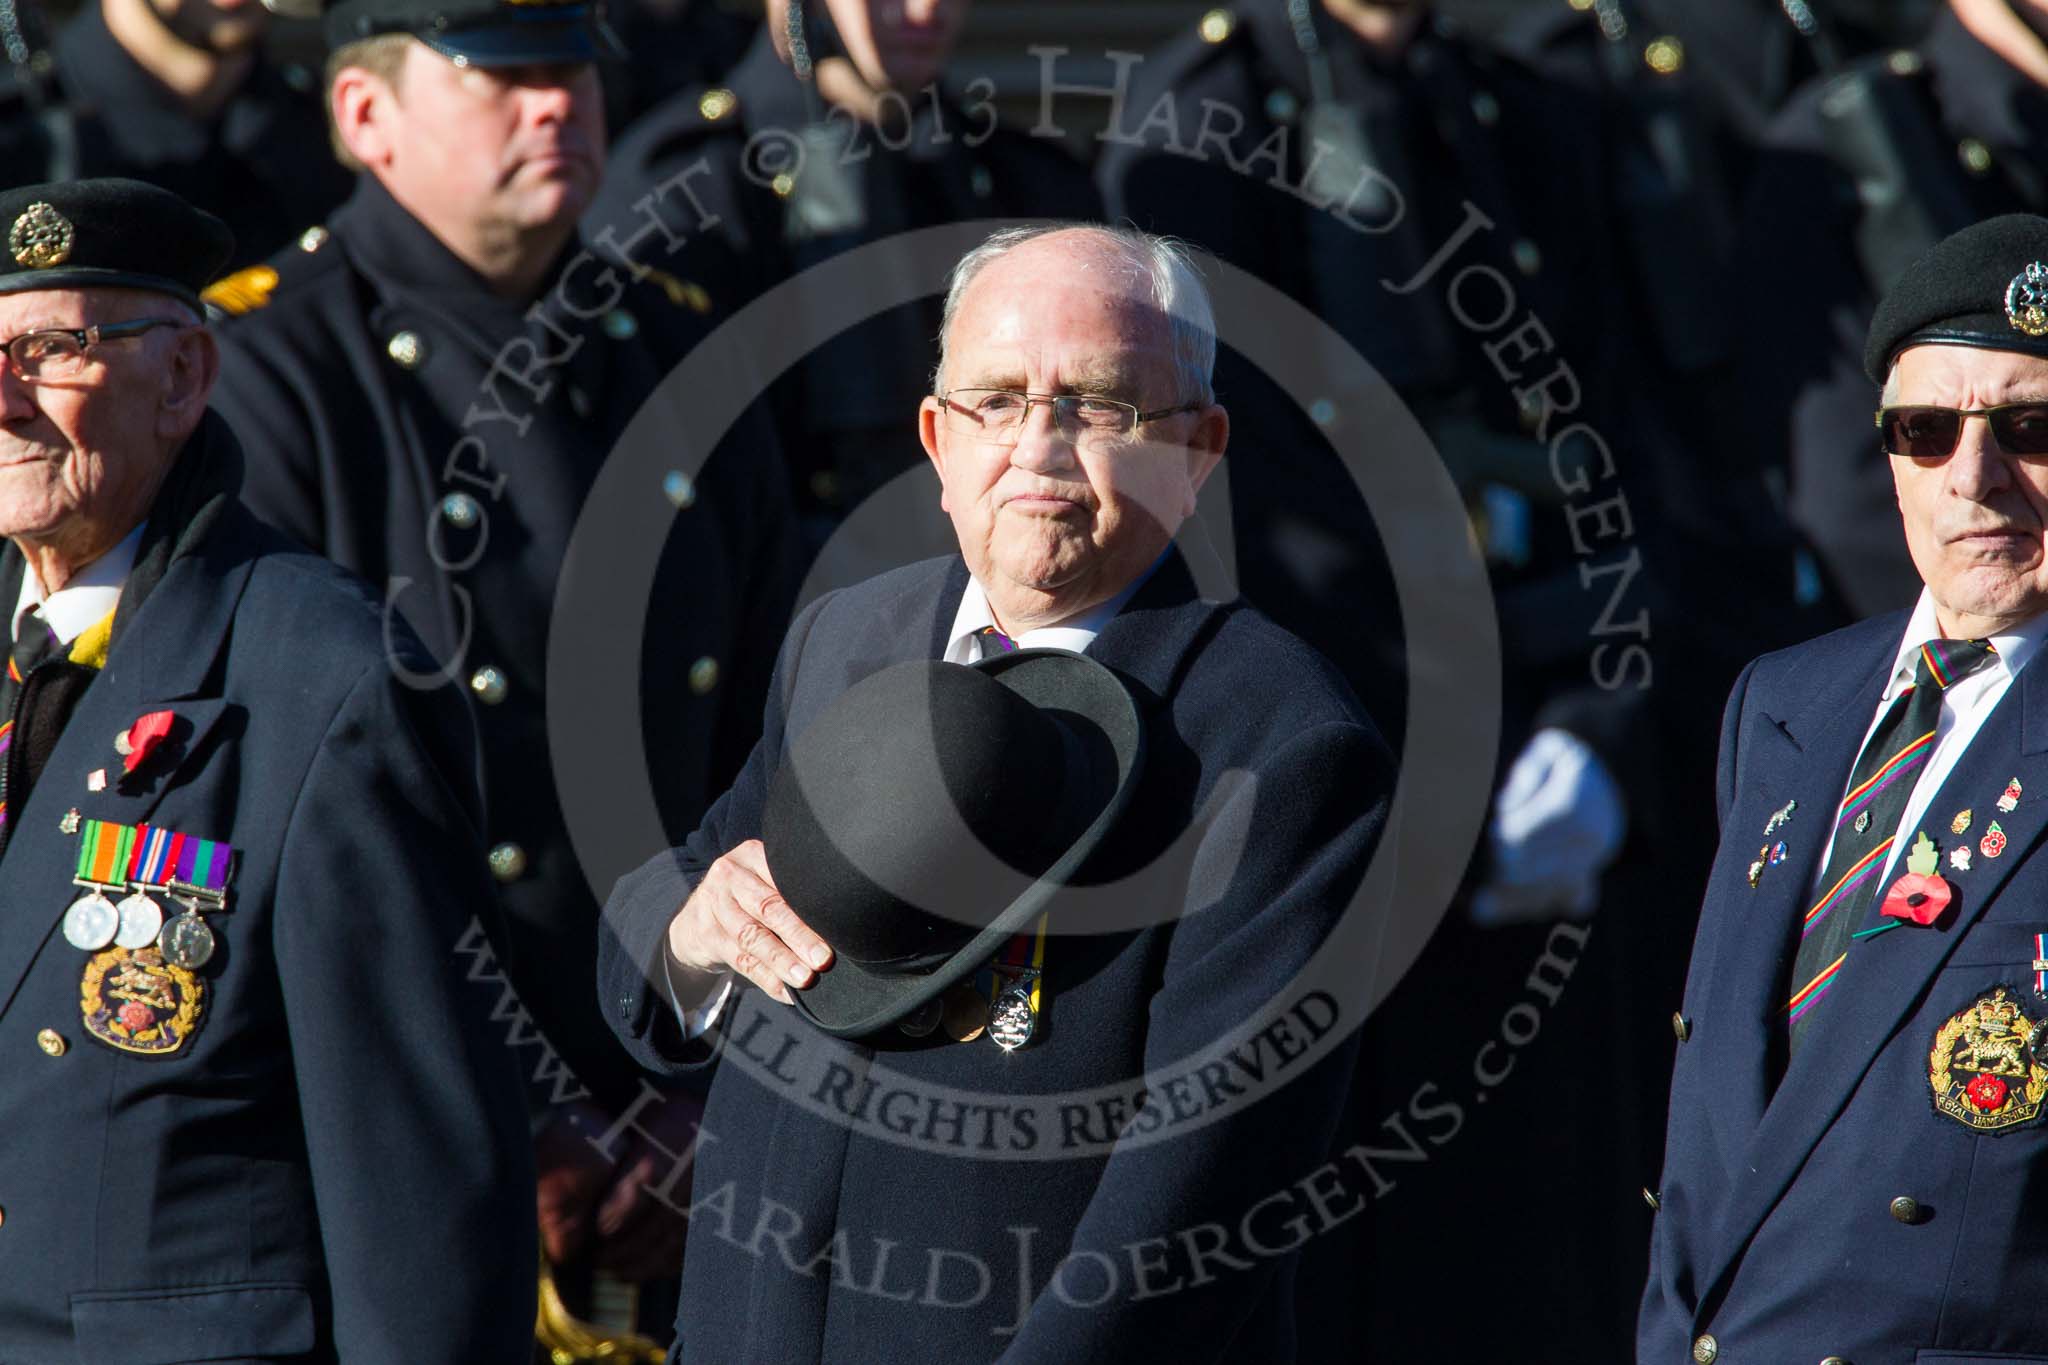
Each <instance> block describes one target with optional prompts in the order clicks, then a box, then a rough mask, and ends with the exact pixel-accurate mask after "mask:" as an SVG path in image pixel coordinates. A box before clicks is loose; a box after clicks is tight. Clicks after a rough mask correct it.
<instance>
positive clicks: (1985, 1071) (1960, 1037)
mask: <svg viewBox="0 0 2048 1365" xmlns="http://www.w3.org/2000/svg"><path fill="white" fill-rule="evenodd" d="M2043 1028H2044V1021H2043V1020H2042V1019H2037V1018H2034V1017H2032V1016H2030V1015H2028V1013H2027V1011H2026V1009H2025V1007H2024V1006H2022V1005H2021V1003H2020V997H2019V992H2017V991H2011V990H2008V988H2006V987H2004V986H2000V987H1998V988H1997V989H1996V990H1994V991H1993V992H1992V993H1991V994H1990V995H1987V996H1984V997H1982V998H1980V999H1978V1000H1976V1001H1973V1002H1972V1003H1971V1004H1970V1006H1969V1007H1968V1008H1967V1009H1965V1010H1963V1011H1962V1012H1961V1013H1960V1014H1958V1015H1956V1016H1955V1017H1954V1018H1952V1019H1950V1020H1949V1021H1948V1022H1947V1023H1945V1024H1943V1025H1942V1026H1941V1027H1940V1028H1939V1029H1936V1030H1935V1033H1934V1046H1933V1047H1932V1048H1931V1049H1929V1050H1928V1053H1927V1082H1928V1084H1929V1085H1930V1086H1931V1087H1932V1088H1933V1091H1934V1107H1935V1109H1936V1110H1937V1111H1938V1112H1940V1113H1943V1114H1946V1115H1947V1116H1948V1117H1950V1118H1952V1119H1954V1120H1955V1121H1956V1122H1957V1123H1960V1124H1962V1125H1963V1126H1964V1127H1965V1128H1968V1129H1971V1130H1972V1131H1974V1132H1979V1133H1996V1132H2002V1131H2004V1130H2005V1129H2007V1128H2017V1127H2019V1126H2020V1125H2021V1124H2023V1123H2032V1122H2033V1121H2034V1120H2035V1119H2036V1118H2038V1117H2040V1114H2041V1104H2042V1101H2044V1100H2048V1065H2043V1064H2042V1062H2041V1061H2040V1060H2039V1059H2038V1058H2037V1057H2036V1056H2035V1048H2034V1042H2035V1039H2036V1038H2037V1037H2038V1038H2040V1039H2041V1042H2042V1044H2043V1047H2044V1050H2048V1033H2043Z"/></svg>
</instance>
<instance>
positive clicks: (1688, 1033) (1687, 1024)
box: [1671, 1011, 1692, 1043]
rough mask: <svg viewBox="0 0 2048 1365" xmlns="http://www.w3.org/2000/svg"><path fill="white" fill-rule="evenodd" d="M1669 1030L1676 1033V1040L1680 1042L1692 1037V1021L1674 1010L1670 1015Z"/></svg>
mask: <svg viewBox="0 0 2048 1365" xmlns="http://www.w3.org/2000/svg"><path fill="white" fill-rule="evenodd" d="M1671 1031H1672V1032H1673V1033H1675V1034H1677V1035H1678V1041H1679V1042H1681V1043H1682V1042H1684V1041H1685V1040H1686V1039H1688V1038H1690V1037H1692V1021H1691V1020H1689V1019H1687V1018H1686V1017H1685V1016H1684V1015H1682V1014H1679V1013H1677V1012H1675V1011H1674V1012H1673V1013H1672V1015H1671Z"/></svg>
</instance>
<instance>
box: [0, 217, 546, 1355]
mask: <svg viewBox="0 0 2048 1365" xmlns="http://www.w3.org/2000/svg"><path fill="white" fill-rule="evenodd" d="M0 243H4V247H0V251H4V253H5V254H4V255H0V537H4V538H5V543H4V545H0V603H4V604H6V607H7V609H8V611H9V612H10V615H9V616H8V617H7V618H6V623H7V631H8V634H7V637H6V638H7V640H8V642H9V652H8V658H7V659H6V660H5V661H4V664H0V906H4V907H5V909H4V912H0V1037H4V1038H5V1039H6V1040H7V1041H8V1042H9V1043H10V1044H11V1046H10V1047H9V1048H8V1056H7V1062H6V1064H5V1065H4V1066H0V1115H4V1116H5V1118H4V1119H0V1126H4V1132H5V1136H4V1138H0V1141H4V1144H5V1148H6V1156H5V1158H4V1160H0V1360H6V1361H9V1362H17V1361H18V1362H23V1363H24V1365H26V1363H27V1362H42V1361H57V1360H81V1361H111V1360H123V1359H126V1360H144V1359H147V1360H158V1361H173V1360H176V1361H193V1360H224V1359H236V1360H250V1359H262V1360H277V1359H287V1358H288V1359H294V1360H327V1361H333V1360H365V1361H369V1360H377V1361H384V1360H392V1361H396V1360H423V1361H425V1360H432V1361H473V1360H475V1361H480V1360H491V1361H505V1360H517V1359H521V1358H523V1357H524V1355H525V1353H526V1351H527V1350H528V1349H529V1341H530V1328H531V1324H532V1320H533V1307H532V1305H533V1303H534V1267H535V1264H536V1258H537V1251H536V1248H535V1245H534V1242H535V1238H534V1225H533V1222H532V1215H531V1207H532V1203H531V1201H532V1197H533V1196H532V1189H533V1169H532V1165H531V1162H532V1155H531V1148H530V1146H529V1141H528V1131H527V1126H526V1122H525V1117H526V1116H525V1111H524V1106H523V1105H522V1103H521V1090H520V1078H519V1074H518V1071H517V1070H516V1068H515V1066H514V1064H513V1060H512V1057H511V1055H510V1054H509V1053H507V1052H506V1051H505V1050H504V1049H503V1048H502V1047H501V1046H499V1045H498V1041H497V1039H498V1036H499V1034H498V1030H499V1029H500V1028H501V1027H502V1025H500V1024H498V1023H495V1022H493V1020H492V1018H491V1010H492V1007H493V1006H494V1005H495V1004H496V1003H497V999H496V992H495V991H493V990H491V989H490V988H488V987H480V986H477V985H474V984H472V983H471V982H470V981H469V980H468V978H467V972H468V968H469V966H470V964H471V961H472V958H471V957H470V956H466V955H465V954H464V952H463V951H462V950H463V948H464V947H465V936H466V935H467V934H468V933H469V932H470V927H471V925H472V924H473V923H475V919H474V918H473V917H476V916H483V917H486V922H487V923H488V922H489V921H488V916H489V915H490V914H491V907H492V889H491V884H490V879H489V877H488V875H487V874H486V873H485V872H484V868H483V842H482V836H481V834H480V833H479V831H478V827H479V824H480V822H481V805H482V800H481V795H480V793H479V792H478V790H477V787H476V782H475V778H474V772H475V746H474V739H473V735H472V732H471V730H470V728H469V725H468V723H467V720H466V717H465V716H464V715H463V712H462V708H461V707H460V705H459V704H458V703H457V702H456V699H455V698H453V697H452V696H450V695H449V694H447V693H446V692H445V691H444V692H427V691H421V690H418V689H415V688H409V687H406V686H405V685H404V684H403V683H402V682H400V681H399V679H398V678H397V677H396V676H394V668H395V667H396V666H397V665H398V664H400V663H401V662H402V661H405V660H408V659H409V660H412V661H414V662H415V663H424V653H425V651H424V649H423V648H422V647H421V646H420V644H419V642H418V640H417V638H416V637H414V636H413V635H412V634H411V632H410V631H408V630H406V629H404V628H403V627H402V626H400V627H399V628H398V629H397V630H396V632H395V633H394V632H392V631H390V630H387V628H386V624H385V622H384V621H383V620H382V619H381V617H380V615H379V613H378V611H377V607H376V603H375V599H374V598H373V596H372V595H371V591H370V589H369V588H368V586H367V585H365V584H363V583H361V582H360V581H358V580H356V579H354V578H353V577H351V576H350V575H348V574H346V573H344V572H343V571H341V570H339V569H337V568H335V567H334V566H333V565H331V564H328V563H326V562H325V561H323V560H321V559H319V558H317V557H315V556H313V555H311V554H308V553H306V552H304V551H303V550H299V549H297V548H295V547H294V546H292V545H291V544H290V543H289V542H288V541H287V540H286V538H285V537H284V536H282V535H280V534H278V533H277V532H276V531H273V530H271V529H270V528H268V527H266V526H264V525H262V524H261V523H260V522H258V521H257V520H256V518H255V517H254V516H253V515H251V514H250V513H249V512H248V511H246V510H245V509H244V508H243V507H242V506H241V504H240V503H239V502H238V500H237V498H236V493H237V490H238V487H239V484H240V482H241V477H242V451H241V447H240V445H239V444H238V443H237V441H236V439H235V437H234V435H233V434H232V433H231V432H230V431H229V429H228V426H227V424H226V423H225V422H224V421H222V419H221V418H220V417H219V416H218V415H217V414H215V413H213V412H210V411H209V410H208V408H207V400H208V398H209V397H210V395H211V391H212V388H213V383H214V378H215V376H216V374H217V373H218V371H219V364H220V361H219V353H218V351H217V349H216V346H215V342H214V339H213V336H212V334H211V332H210V331H209V330H208V329H207V327H205V326H204V325H203V323H202V322H201V315H200V311H199V310H200V303H199V289H200V287H201V286H202V285H203V284H204V283H205V282H206V281H207V280H209V279H211V278H212V277H213V276H214V275H216V274H218V273H219V271H220V269H221V267H222V266H223V265H224V264H225V263H226V261H227V260H228V259H229V248H230V234H229V232H228V230H227V228H226V227H225V226H224V225H223V224H222V223H221V222H220V221H219V220H218V219H216V218H214V217H212V216H211V215H209V214H205V213H201V212H199V211H198V210H196V209H193V208H191V207H190V206H189V205H187V204H186V203H185V202H184V201H182V200H180V199H179V198H177V197H176V196H175V195H173V194H171V193H170V192H168V191H166V190H163V189H159V188H156V187H154V186H151V185H145V184H142V183H139V182H136V181H129V180H84V181H70V182H62V183H54V184H44V185H31V186H27V187H24V188H21V189H15V190H9V191H6V192H4V193H0Z"/></svg>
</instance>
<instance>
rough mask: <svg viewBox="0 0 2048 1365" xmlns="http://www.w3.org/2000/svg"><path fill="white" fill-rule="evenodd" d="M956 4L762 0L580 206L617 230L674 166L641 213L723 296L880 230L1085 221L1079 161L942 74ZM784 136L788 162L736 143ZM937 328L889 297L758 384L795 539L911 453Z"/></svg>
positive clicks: (738, 294) (961, 11) (773, 142)
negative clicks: (742, 34) (722, 66)
mask: <svg viewBox="0 0 2048 1365" xmlns="http://www.w3.org/2000/svg"><path fill="white" fill-rule="evenodd" d="M966 15H967V0H769V3H768V18H767V23H766V24H765V25H764V27H763V31H762V32H761V34H760V35H759V36H758V37H757V38H756V39H755V42H754V45H753V48H752V49H751V50H750V51H749V52H748V54H747V56H746V58H745V59H744V60H743V61H741V63H740V64H739V65H738V66H737V67H736V68H734V69H733V71H732V72H731V74H730V75H729V76H728V77H727V78H726V80H725V83H724V84H723V85H720V86H716V87H710V88H693V89H686V90H684V91H682V92H681V93H680V94H678V95H676V96H675V97H674V98H672V99H670V100H669V101H668V102H667V103H665V104H663V105H662V106H660V107H659V108H656V109H654V110H652V111H651V112H649V113H648V114H647V115H646V116H645V117H644V118H643V119H642V120H641V121H640V123H639V124H638V125H637V126H636V127H634V128H633V129H631V130H630V131H629V132H627V133H626V135H625V136H624V137H623V138H621V140H620V142H619V145H618V148H617V151H616V155H615V156H614V157H613V160H612V167H611V171H610V173H609V174H608V176H607V178H606V182H605V188H604V193H603V194H602V196H601V197H600V199H599V202H598V206H597V208H596V210H595V211H593V212H592V213H591V214H590V216H589V221H590V222H591V223H592V224H606V225H611V226H613V227H614V228H615V230H616V231H617V232H618V233H619V235H620V236H625V235H627V232H628V230H629V229H630V228H632V227H637V226H638V225H639V224H640V223H641V222H642V212H641V210H640V209H639V208H638V207H636V204H637V202H638V201H641V200H643V199H644V198H645V197H647V196H648V195H649V194H650V193H652V192H653V191H655V190H656V188H657V187H659V186H661V185H662V184H663V183H664V182H666V181H669V180H671V178H672V177H674V176H676V175H677V174H678V173H685V174H688V176H689V180H688V184H687V188H688V191H689V193H688V195H687V196H686V195H683V194H676V193H669V194H666V195H664V196H662V199H661V203H660V207H659V208H658V209H656V210H655V211H657V212H660V213H661V214H662V215H663V217H664V219H665V220H667V221H668V222H669V225H670V229H671V230H672V231H674V232H676V233H678V234H685V233H687V234H689V235H690V236H691V238H692V240H691V241H690V243H689V244H688V245H687V246H686V247H684V248H683V249H682V251H681V252H680V253H679V256H678V259H680V260H682V261H684V262H685V263H686V265H687V268H688V273H689V274H690V275H691V277H692V278H693V279H698V280H702V281H705V282H706V283H708V284H709V285H710V286H711V287H712V288H713V289H714V290H716V291H717V293H718V302H719V303H720V304H721V305H723V306H726V307H730V308H737V307H739V306H741V305H743V304H745V303H746V302H748V301H750V300H751V299H753V298H754V297H756V296H757V295H759V294H761V293H762V292H764V291H766V290H767V289H768V288H770V287H771V286H773V285H775V284H778V283H780V282H782V281H783V280H785V279H788V278H790V277H791V276H793V275H797V274H800V273H801V272H802V271H803V270H804V269H805V268H806V267H808V266H811V265H815V264H817V263H819V262H821V261H824V260H826V259H829V258H830V257H833V256H836V255H838V254H839V253H840V252H843V251H847V250H850V249H852V248H854V247H857V246H861V245H863V244H866V243H869V242H875V241H879V240H881V239H883V238H886V237H890V236H892V235H895V234H897V233H902V232H909V231H912V230H915V229H917V228H924V227H932V226H935V225H938V224H942V223H951V222H961V221H968V220H973V219H978V218H1016V217H1044V218H1064V219H1092V218H1096V217H1098V216H1099V202H1098V200H1097V198H1096V196H1095V192H1094V189H1093V187H1092V185H1091V184H1090V183H1089V180H1088V175H1087V172H1086V170H1085V169H1083V168H1082V167H1081V166H1080V164H1079V163H1078V162H1076V161H1075V160H1073V158H1071V157H1070V156H1069V155H1068V154H1067V153H1066V151H1065V150H1064V148H1062V147H1061V146H1060V144H1059V143H1057V142H1055V141H1051V140H1047V139H1043V138H1033V137H1030V136H1027V135H1026V134H1024V133H1021V132H1017V131H1014V130H1011V129H1008V128H1005V127H1002V126H999V125H998V124H997V122H996V113H995V106H994V103H993V97H994V94H995V87H994V86H993V84H992V83H991V82H989V81H988V80H986V79H981V78H977V79H975V80H973V81H970V82H967V83H966V84H965V85H964V87H958V88H956V87H955V86H954V84H953V83H952V82H949V81H947V80H946V79H945V76H944V72H945V65H946V59H947V57H948V55H949V54H950V53H951V51H952V48H953V43H954V40H955V38H956V37H957V36H958V34H959V31H960V26H961V24H962V23H963V22H964V20H965V18H966ZM799 139H800V140H801V141H802V144H803V146H804V147H805V149H806V150H805V153H804V155H803V158H802V164H801V168H800V169H801V173H799V174H792V173H790V172H791V171H795V170H797V169H798V167H796V166H794V165H788V166H786V165H784V164H783V163H782V162H780V161H771V159H769V158H767V157H761V156H755V155H753V153H754V152H755V151H756V150H757V149H759V148H761V147H774V146H781V147H783V148H785V149H786V148H787V146H788V144H789V143H791V142H793V141H795V140H799ZM700 168H701V169H700ZM714 219H715V220H716V221H713V220H714ZM799 306H801V301H800V300H799ZM938 334H939V301H938V300H937V299H935V298H934V299H929V300H924V301H921V302H918V303H914V304H906V305H904V306H902V307H900V308H895V309H891V310H890V311H888V312H886V313H883V314H882V315H880V316H878V317H876V318H874V319H872V320H870V321H869V322H866V323H863V324H862V325H860V326H858V327H854V328H851V329H848V330H847V331H845V332H843V333H841V334H840V335H838V336H836V337H833V338H832V339H830V340H829V341H826V342H825V343H824V344H822V345H820V346H818V347H817V348H816V349H815V350H814V351H812V352H811V354H810V355H809V356H808V357H807V358H806V359H805V360H804V361H803V362H802V363H801V364H799V365H798V366H797V367H796V369H795V370H794V371H792V372H791V373H790V374H789V375H788V376H787V377H786V379H785V380H784V381H783V382H781V383H779V384H778V385H777V386H776V389H775V391H774V394H773V402H774V406H775V409H776V413H777V420H778V423H779V425H780V427H781V430H782V434H783V447H784V449H785V450H787V451H788V452H789V454H790V460H791V465H792V469H791V473H792V477H793V478H794V480H795V491H796V500H797V506H798V511H799V515H800V516H801V517H802V518H803V520H804V523H805V533H806V536H807V539H808V540H809V542H810V543H811V544H812V545H813V546H815V545H818V544H821V543H822V542H823V541H824V540H825V539H826V537H827V536H829V534H830V532H831V530H832V528H833V527H834V526H835V525H836V524H837V523H838V521H839V520H840V518H842V517H844V516H845V515H846V514H847V513H848V512H850V511H851V510H852V509H853V508H855V507H857V506H858V505H859V504H860V503H861V501H862V500H863V499H865V498H866V497H867V496H868V495H869V494H871V493H873V492H874V491H875V490H876V489H877V488H879V487H880V486H881V485H882V484H884V483H886V482H887V481H888V480H889V479H891V478H893V477H894V476H896V475H898V474H900V473H902V472H903V471H905V470H907V469H913V468H917V467H920V466H921V465H922V464H923V457H922V454H921V452H920V451H919V450H918V449H917V446H916V443H915V442H913V441H909V440H906V439H905V437H904V433H903V429H902V422H901V415H902V413H904V412H905V411H907V410H908V409H909V408H912V407H915V406H916V405H917V403H918V402H919V400H920V399H921V398H922V397H923V396H924V394H925V393H926V392H928V391H929V389H930V386H931V374H932V366H933V363H934V362H935V361H936V360H937V349H936V348H937V342H936V338H937V337H938Z"/></svg>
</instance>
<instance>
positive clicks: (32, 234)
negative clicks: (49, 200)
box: [7, 203, 73, 270]
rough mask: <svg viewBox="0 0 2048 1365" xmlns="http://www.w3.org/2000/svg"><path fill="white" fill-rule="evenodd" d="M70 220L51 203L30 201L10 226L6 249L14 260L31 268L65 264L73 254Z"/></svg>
mask: <svg viewBox="0 0 2048 1365" xmlns="http://www.w3.org/2000/svg"><path fill="white" fill-rule="evenodd" d="M72 236H73V234H72V231H71V220H70V219H68V218H66V217H65V216H64V215H63V214H61V213H59V212H57V210H55V209H53V208H51V207H50V206H49V205H48V204H44V203H34V204H30V205H29V206H28V208H27V209H26V210H24V211H23V213H22V215H21V217H19V218H17V219H15V220H14V226H13V227H11V228H9V229H8V230H7V249H8V250H9V251H10V252H12V253H13V254H14V259H15V263H16V264H18V265H25V266H28V267H29V268H30V269H32V270H47V269H49V268H50V267H51V266H53V265H62V264H64V262H65V261H67V260H69V259H70V257H71V241H72Z"/></svg>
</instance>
